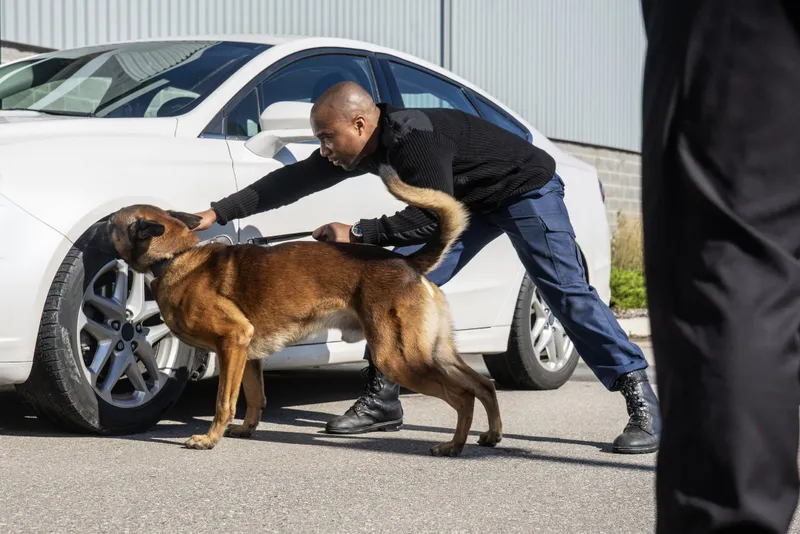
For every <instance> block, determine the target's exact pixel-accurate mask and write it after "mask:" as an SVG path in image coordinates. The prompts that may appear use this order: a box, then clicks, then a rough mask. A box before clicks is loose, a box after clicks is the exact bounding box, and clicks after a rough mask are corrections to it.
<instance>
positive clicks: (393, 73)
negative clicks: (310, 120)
mask: <svg viewBox="0 0 800 534" xmlns="http://www.w3.org/2000/svg"><path fill="white" fill-rule="evenodd" d="M379 58H380V62H381V65H382V70H383V72H385V73H387V83H388V85H389V89H390V92H391V94H392V97H393V99H394V100H395V103H396V104H397V105H401V106H405V107H419V108H449V109H459V110H461V111H464V112H467V113H471V114H473V115H477V116H480V114H479V113H478V111H477V110H476V108H475V106H474V105H473V104H472V102H471V101H470V99H469V97H468V96H467V94H466V92H465V90H464V88H463V87H461V86H460V85H459V84H457V83H456V82H454V81H453V80H451V79H449V78H447V77H445V76H442V75H440V74H438V73H435V72H433V71H431V70H428V69H425V68H424V67H422V66H420V65H416V64H413V63H409V62H407V61H404V60H401V59H399V58H396V57H393V56H390V55H380V56H379ZM520 266H521V264H520V262H519V259H518V258H517V255H516V252H515V251H514V249H513V248H512V247H511V243H510V241H509V240H508V238H507V237H506V236H505V235H503V236H500V237H499V238H497V239H495V240H493V241H492V242H490V243H489V244H488V245H486V247H485V248H484V249H483V250H482V251H481V252H480V253H479V254H478V255H477V256H476V257H475V258H474V259H473V260H472V261H470V263H468V264H467V266H466V267H464V268H463V269H462V270H461V271H460V272H459V273H458V274H457V275H456V276H455V277H453V279H452V280H450V281H449V282H447V283H446V284H444V285H443V286H442V290H443V291H444V292H445V294H446V295H447V299H448V302H449V303H450V309H451V312H452V316H453V324H454V327H455V329H456V330H471V329H479V328H487V327H490V326H495V321H496V320H497V318H498V314H499V310H501V309H502V307H503V304H504V302H505V301H506V299H508V298H509V297H510V296H512V297H513V298H516V293H515V292H516V290H517V289H518V287H517V286H516V285H515V284H516V283H517V282H518V281H519V273H520Z"/></svg>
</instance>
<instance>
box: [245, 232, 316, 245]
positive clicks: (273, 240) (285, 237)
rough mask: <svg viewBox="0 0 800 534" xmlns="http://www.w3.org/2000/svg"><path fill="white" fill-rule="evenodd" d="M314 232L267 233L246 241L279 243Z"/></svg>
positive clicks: (251, 242) (260, 243)
mask: <svg viewBox="0 0 800 534" xmlns="http://www.w3.org/2000/svg"><path fill="white" fill-rule="evenodd" d="M313 233H314V232H295V233H293V234H278V235H269V236H264V237H251V238H249V239H248V240H247V242H248V243H249V244H251V245H269V244H271V243H280V242H282V241H291V240H292V239H299V238H301V237H308V236H310V235H311V234H313Z"/></svg>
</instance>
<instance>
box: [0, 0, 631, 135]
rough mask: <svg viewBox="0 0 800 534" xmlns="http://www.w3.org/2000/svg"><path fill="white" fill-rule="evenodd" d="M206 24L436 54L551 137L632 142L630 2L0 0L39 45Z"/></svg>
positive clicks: (206, 28)
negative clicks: (362, 41) (344, 40)
mask: <svg viewBox="0 0 800 534" xmlns="http://www.w3.org/2000/svg"><path fill="white" fill-rule="evenodd" d="M442 13H444V16H443V17H442V16H441V14H442ZM208 33H266V34H274V35H319V36H335V37H349V38H354V39H360V40H364V41H370V42H375V43H378V44H381V45H385V46H389V47H391V48H395V49H398V50H402V51H404V52H408V53H411V54H414V55H416V56H418V57H421V58H424V59H426V60H428V61H432V62H434V63H443V64H444V66H445V67H447V68H450V69H451V70H452V71H454V72H455V73H457V74H459V75H461V76H463V77H464V78H466V79H468V80H470V81H472V82H474V83H475V84H477V85H478V86H480V87H483V88H484V89H486V90H487V91H489V92H490V93H491V94H493V95H494V96H496V97H497V98H499V99H500V100H501V101H502V102H504V103H505V104H507V105H509V106H510V107H512V108H513V109H515V110H517V111H518V112H520V113H521V114H522V115H523V116H524V117H525V118H526V119H528V120H529V121H530V122H531V123H532V124H534V125H535V126H536V127H537V128H539V129H540V130H541V131H542V132H543V133H545V134H546V135H548V136H550V137H553V138H555V139H563V140H568V141H575V142H582V143H587V144H594V145H600V146H607V147H611V148H620V149H627V150H633V151H638V150H639V148H640V147H639V145H640V130H641V117H640V109H641V96H640V92H641V79H642V65H643V58H644V49H645V38H644V32H643V25H642V19H641V13H640V7H639V1H638V0H0V39H3V40H8V41H16V42H21V43H26V44H31V45H36V46H42V47H48V48H68V47H74V46H82V45H86V44H95V43H104V42H108V41H113V40H120V39H137V38H144V37H160V36H183V35H193V34H208ZM442 44H444V47H443V48H442Z"/></svg>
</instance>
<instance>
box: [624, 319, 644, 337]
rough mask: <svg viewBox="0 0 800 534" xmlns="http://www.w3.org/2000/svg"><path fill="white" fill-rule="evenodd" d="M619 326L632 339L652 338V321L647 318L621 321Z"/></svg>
mask: <svg viewBox="0 0 800 534" xmlns="http://www.w3.org/2000/svg"><path fill="white" fill-rule="evenodd" d="M619 325H620V326H621V327H622V329H623V330H625V333H626V334H627V335H628V337H630V338H633V339H641V338H649V337H650V319H649V318H647V317H631V318H629V319H620V320H619Z"/></svg>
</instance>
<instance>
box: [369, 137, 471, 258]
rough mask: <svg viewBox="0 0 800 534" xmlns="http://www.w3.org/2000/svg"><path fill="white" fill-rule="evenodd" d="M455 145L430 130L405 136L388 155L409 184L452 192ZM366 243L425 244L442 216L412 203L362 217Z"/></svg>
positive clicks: (387, 244)
mask: <svg viewBox="0 0 800 534" xmlns="http://www.w3.org/2000/svg"><path fill="white" fill-rule="evenodd" d="M455 151H456V147H455V144H454V143H453V142H452V141H450V140H449V139H447V138H445V137H444V136H442V135H439V134H437V133H435V132H431V131H416V132H412V133H410V134H408V135H406V136H405V138H404V139H403V141H402V142H401V144H400V145H399V146H398V147H396V148H394V149H393V150H392V151H391V152H390V155H389V163H390V164H391V165H392V166H393V167H394V168H395V170H396V171H397V173H398V174H399V175H400V178H401V179H402V180H403V181H404V182H406V183H407V184H410V185H414V186H417V187H424V188H429V189H436V190H438V191H444V192H445V193H447V194H449V195H453V157H454V156H455ZM360 222H361V231H362V233H363V242H364V243H369V244H373V245H380V246H402V245H415V244H419V243H424V242H425V241H426V240H427V238H428V237H430V236H431V235H432V234H433V233H434V232H436V230H437V228H438V226H439V219H438V217H437V216H436V214H434V213H433V212H432V211H430V210H426V209H421V208H417V207H415V206H409V207H407V208H405V209H404V210H402V211H399V212H397V213H395V214H394V215H392V216H386V215H384V216H382V217H379V218H376V219H362V220H361V221H360Z"/></svg>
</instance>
